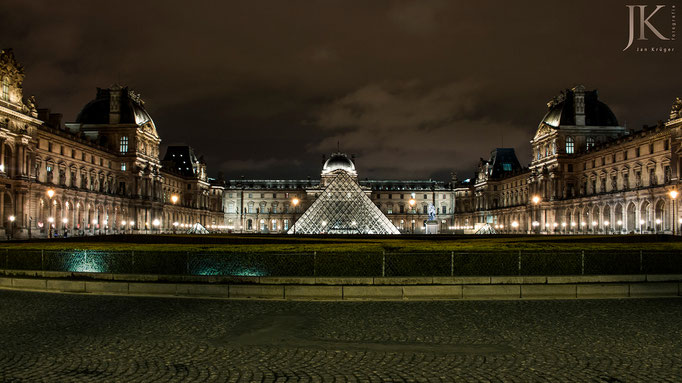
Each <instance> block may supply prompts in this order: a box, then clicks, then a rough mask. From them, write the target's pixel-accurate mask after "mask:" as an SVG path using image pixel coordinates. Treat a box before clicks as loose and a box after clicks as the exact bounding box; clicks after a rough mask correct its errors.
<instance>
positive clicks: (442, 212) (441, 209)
mask: <svg viewBox="0 0 682 383" xmlns="http://www.w3.org/2000/svg"><path fill="white" fill-rule="evenodd" d="M440 212H441V214H447V212H448V208H447V206H441V207H440Z"/></svg>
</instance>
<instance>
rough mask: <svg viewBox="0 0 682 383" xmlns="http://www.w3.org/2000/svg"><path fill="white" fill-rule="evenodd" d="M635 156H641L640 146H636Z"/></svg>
mask: <svg viewBox="0 0 682 383" xmlns="http://www.w3.org/2000/svg"><path fill="white" fill-rule="evenodd" d="M635 157H639V148H635Z"/></svg>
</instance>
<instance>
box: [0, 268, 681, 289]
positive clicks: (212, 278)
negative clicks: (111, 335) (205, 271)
mask: <svg viewBox="0 0 682 383" xmlns="http://www.w3.org/2000/svg"><path fill="white" fill-rule="evenodd" d="M2 276H5V277H19V278H48V279H68V280H84V281H95V280H96V281H121V282H158V283H209V284H216V283H222V284H244V285H248V284H259V285H331V286H338V285H347V286H354V285H374V286H385V285H388V286H392V285H400V286H408V285H419V286H424V285H527V284H534V285H544V284H548V285H552V284H583V283H636V282H682V274H626V275H560V276H488V277H474V276H472V277H467V276H461V277H251V276H219V275H164V274H159V275H155V274H112V273H92V272H69V271H39V270H10V269H0V277H2Z"/></svg>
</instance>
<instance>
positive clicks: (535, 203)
mask: <svg viewBox="0 0 682 383" xmlns="http://www.w3.org/2000/svg"><path fill="white" fill-rule="evenodd" d="M531 201H532V202H533V209H532V210H531V217H530V220H531V222H532V226H533V227H534V228H536V229H535V230H536V231H537V228H538V227H539V226H540V222H539V221H540V217H538V219H537V220H534V217H533V216H534V215H535V211H536V210H537V207H538V204H539V203H540V196H539V195H534V196H533V198H532V199H531ZM538 215H539V211H538Z"/></svg>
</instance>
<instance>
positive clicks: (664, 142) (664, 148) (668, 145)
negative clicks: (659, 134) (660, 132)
mask: <svg viewBox="0 0 682 383" xmlns="http://www.w3.org/2000/svg"><path fill="white" fill-rule="evenodd" d="M669 149H670V141H668V140H665V141H663V150H669Z"/></svg>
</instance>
